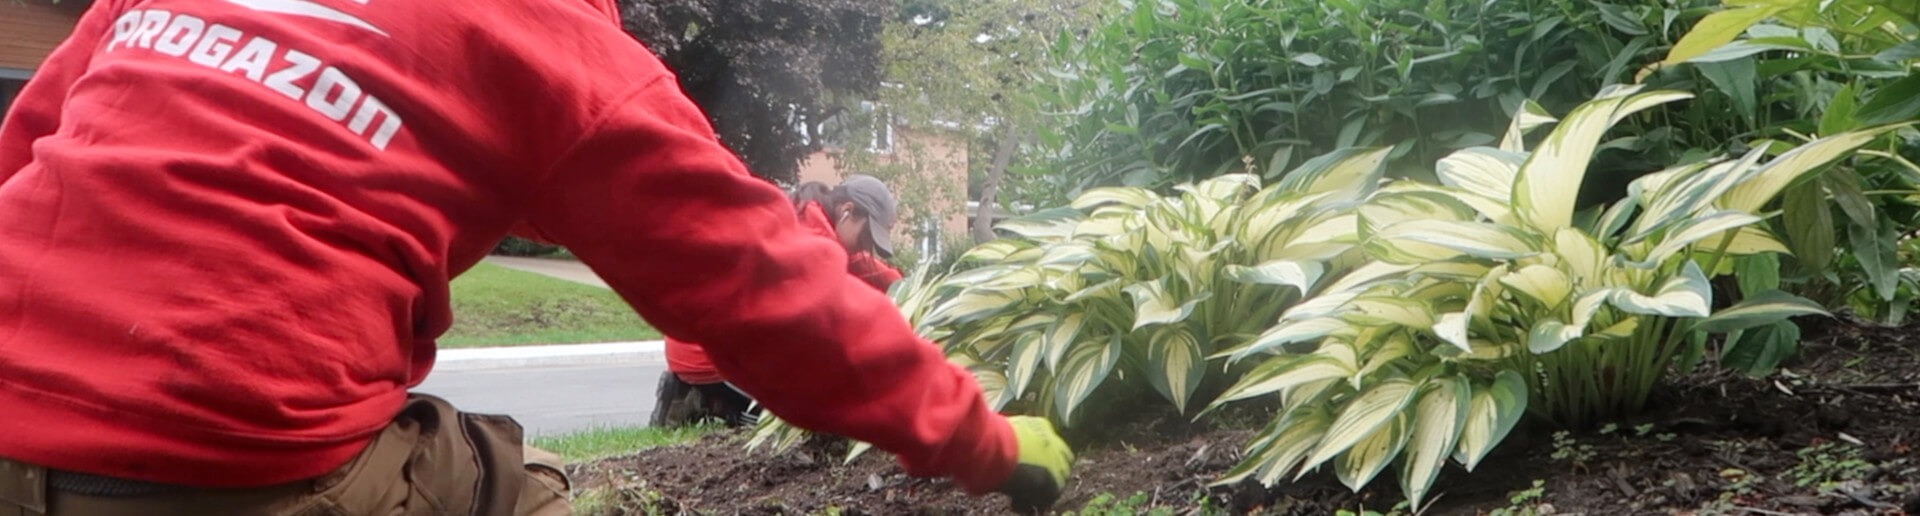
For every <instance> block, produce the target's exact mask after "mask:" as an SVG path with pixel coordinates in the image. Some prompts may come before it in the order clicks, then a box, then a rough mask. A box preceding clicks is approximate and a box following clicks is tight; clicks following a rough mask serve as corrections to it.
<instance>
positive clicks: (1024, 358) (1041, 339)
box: [1007, 332, 1047, 397]
mask: <svg viewBox="0 0 1920 516" xmlns="http://www.w3.org/2000/svg"><path fill="white" fill-rule="evenodd" d="M1046 351H1047V339H1046V334H1044V333H1039V332H1034V333H1025V334H1021V335H1020V336H1019V337H1014V339H1013V356H1011V357H1008V358H1007V390H1009V391H1013V393H1014V396H1016V397H1017V396H1019V395H1020V394H1021V393H1024V392H1027V383H1028V382H1030V381H1032V380H1033V375H1034V372H1036V371H1039V370H1040V366H1041V365H1044V362H1045V360H1046Z"/></svg>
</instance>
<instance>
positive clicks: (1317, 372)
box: [1213, 345, 1357, 407]
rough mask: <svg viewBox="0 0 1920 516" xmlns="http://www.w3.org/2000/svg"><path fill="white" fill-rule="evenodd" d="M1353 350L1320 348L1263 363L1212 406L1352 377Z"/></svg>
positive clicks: (1340, 347) (1241, 378)
mask: <svg viewBox="0 0 1920 516" xmlns="http://www.w3.org/2000/svg"><path fill="white" fill-rule="evenodd" d="M1356 360H1357V359H1356V358H1355V356H1354V353H1353V348H1351V347H1348V346H1345V345H1327V346H1322V347H1321V348H1320V349H1319V350H1318V351H1315V352H1313V353H1309V354H1305V355H1285V356H1279V357H1274V358H1270V359H1267V361H1266V362H1265V363H1262V364H1260V365H1259V366H1258V367H1255V368H1253V370H1251V371H1248V372H1247V374H1246V375H1244V376H1241V377H1240V381H1238V382H1235V383H1234V384H1233V386H1232V387H1228V388H1227V390H1226V392H1224V393H1221V394H1220V397H1219V398H1218V399H1215V400H1214V402H1213V406H1214V407H1219V406H1220V405H1222V404H1225V403H1227V402H1230V401H1235V400H1243V399H1247V398H1252V397H1255V396H1265V395H1268V394H1273V393H1276V392H1280V391H1283V390H1286V389H1290V388H1294V387H1298V386H1300V385H1305V384H1307V383H1310V382H1315V381H1320V380H1331V379H1338V378H1346V377H1349V376H1352V375H1353V373H1354V371H1355V368H1356V367H1357V364H1356Z"/></svg>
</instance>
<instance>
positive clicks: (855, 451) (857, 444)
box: [840, 441, 873, 466]
mask: <svg viewBox="0 0 1920 516" xmlns="http://www.w3.org/2000/svg"><path fill="white" fill-rule="evenodd" d="M872 449H873V443H869V442H865V441H854V442H853V446H850V447H848V448H847V458H846V459H845V460H842V461H840V464H841V465H843V466H844V465H847V464H853V461H854V459H858V458H860V456H861V455H866V454H867V451H869V450H872Z"/></svg>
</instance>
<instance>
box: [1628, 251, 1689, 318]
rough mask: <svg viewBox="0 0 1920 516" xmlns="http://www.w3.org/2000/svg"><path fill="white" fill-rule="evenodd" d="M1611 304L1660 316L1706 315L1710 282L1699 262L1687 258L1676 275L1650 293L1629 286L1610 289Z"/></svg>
mask: <svg viewBox="0 0 1920 516" xmlns="http://www.w3.org/2000/svg"><path fill="white" fill-rule="evenodd" d="M1611 301H1612V302H1613V306H1615V307H1619V308H1620V310H1622V311H1625V312H1628V313H1635V314H1643V315H1664V316H1667V317H1706V316H1707V315H1708V314H1709V313H1711V312H1712V306H1713V291H1712V285H1710V284H1708V283H1707V275H1706V273H1705V272H1702V271H1701V270H1700V265H1699V264H1696V263H1694V262H1693V260H1687V262H1686V265H1684V266H1682V267H1681V269H1680V274H1677V275H1674V276H1672V277H1669V278H1667V280H1666V281H1665V282H1664V283H1662V284H1661V285H1660V287H1659V289H1657V290H1655V291H1654V292H1653V293H1652V294H1642V293H1640V292H1638V291H1635V290H1634V289H1631V288H1626V287H1619V288H1615V289H1614V290H1613V298H1612V299H1611Z"/></svg>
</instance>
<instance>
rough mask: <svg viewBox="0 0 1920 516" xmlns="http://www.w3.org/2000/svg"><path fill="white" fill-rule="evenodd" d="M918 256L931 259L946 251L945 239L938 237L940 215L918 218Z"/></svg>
mask: <svg viewBox="0 0 1920 516" xmlns="http://www.w3.org/2000/svg"><path fill="white" fill-rule="evenodd" d="M919 221H920V222H919V226H920V227H919V231H918V233H919V237H920V256H922V257H924V258H925V259H933V258H935V257H938V256H940V255H941V254H942V253H945V252H946V241H944V240H941V239H940V217H934V216H923V217H920V218H919Z"/></svg>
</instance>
